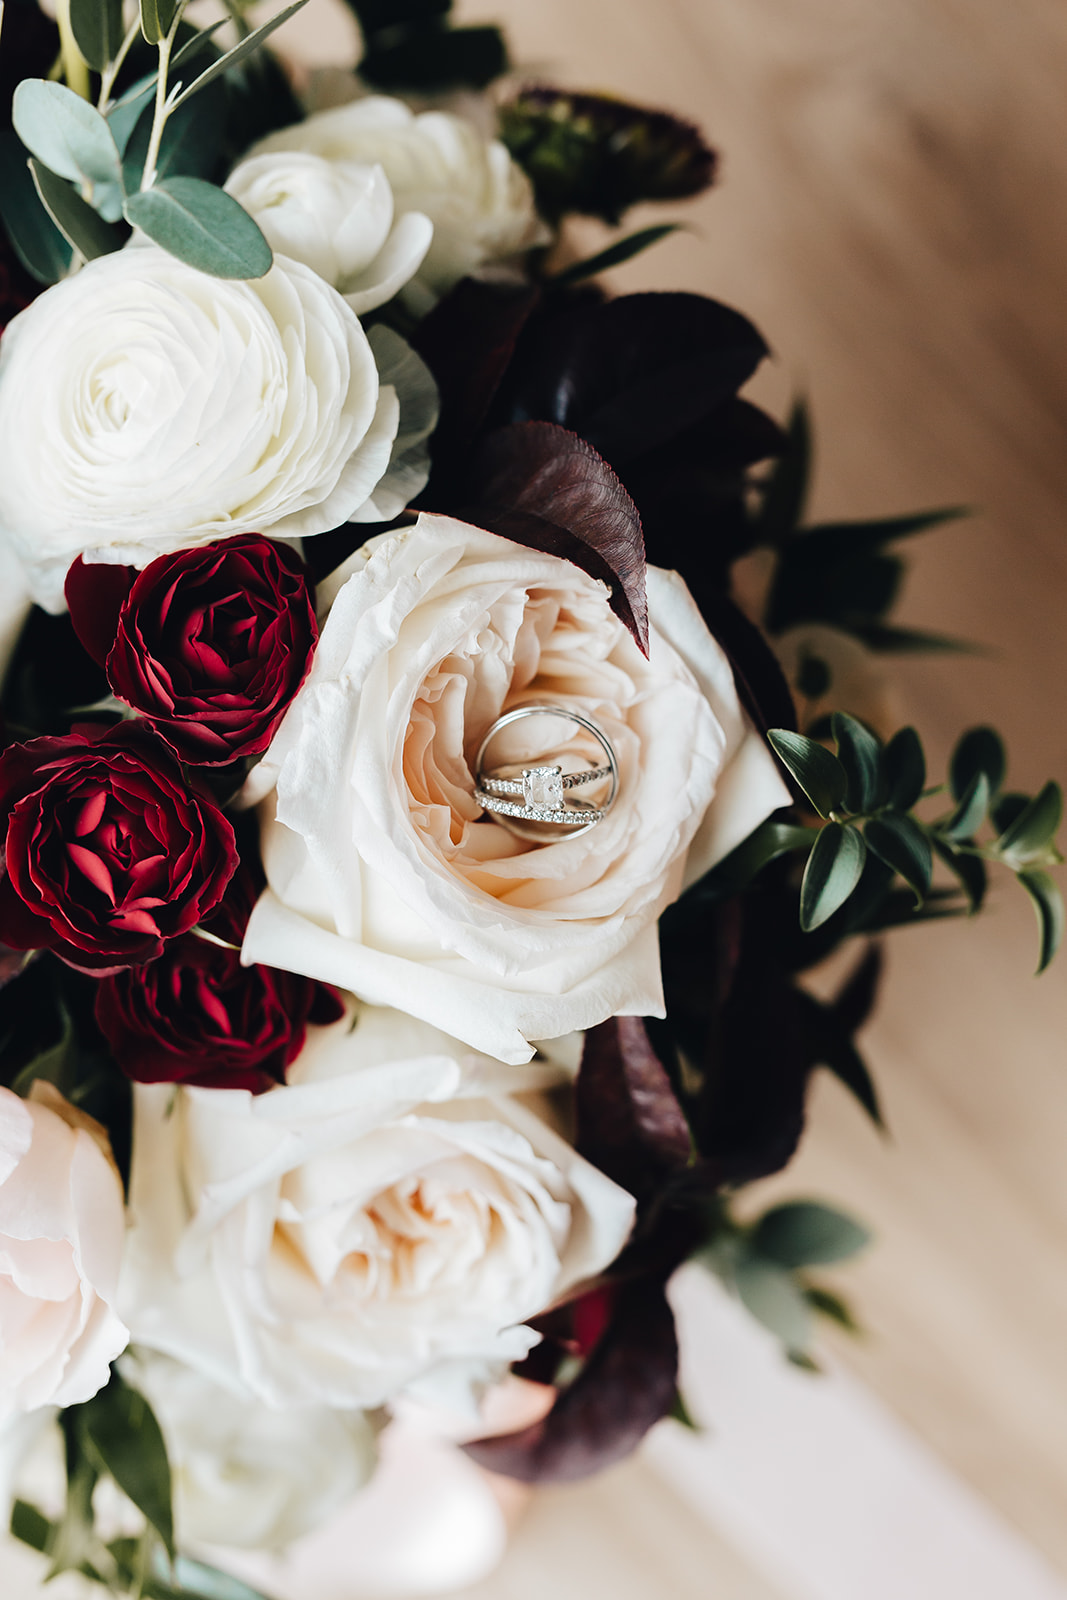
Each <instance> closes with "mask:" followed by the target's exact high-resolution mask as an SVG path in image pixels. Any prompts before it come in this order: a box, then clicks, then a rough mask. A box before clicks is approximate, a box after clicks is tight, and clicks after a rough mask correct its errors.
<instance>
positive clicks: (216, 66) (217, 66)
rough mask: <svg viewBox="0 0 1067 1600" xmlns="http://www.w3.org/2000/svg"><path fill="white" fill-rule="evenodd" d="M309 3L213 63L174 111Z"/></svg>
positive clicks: (302, 1) (289, 9)
mask: <svg viewBox="0 0 1067 1600" xmlns="http://www.w3.org/2000/svg"><path fill="white" fill-rule="evenodd" d="M307 3H308V0H293V4H292V5H290V6H286V8H285V10H284V11H279V12H278V15H277V16H276V17H271V19H270V21H269V22H264V23H263V25H262V27H259V28H256V29H255V30H254V31H253V32H252V33H250V34H249V35H248V37H247V38H245V39H242V40H241V42H240V44H235V45H234V47H233V49H232V50H228V51H227V52H226V54H225V55H224V56H219V58H218V60H217V61H213V62H212V63H211V65H210V66H209V67H206V68H205V69H204V71H203V72H202V73H201V74H200V76H199V77H198V78H194V79H193V81H192V83H191V84H190V85H189V87H188V88H187V89H183V90H182V92H181V94H180V95H178V97H177V99H176V100H175V102H174V110H177V109H178V107H179V106H181V105H184V104H185V102H186V101H187V100H189V99H191V98H192V96H193V95H194V94H198V93H199V92H200V90H201V89H206V88H207V86H208V84H209V83H214V81H215V79H216V78H218V77H221V75H222V74H223V73H224V72H229V71H230V69H231V68H232V67H236V66H237V65H238V63H239V62H241V61H243V60H244V59H245V57H246V56H250V55H251V54H252V52H253V51H254V50H258V49H259V47H260V45H261V44H262V43H263V42H264V40H265V39H267V38H269V37H270V35H271V34H272V33H273V32H274V30H275V28H280V27H281V25H282V23H283V22H288V21H289V18H290V17H295V16H296V13H297V12H298V11H301V10H303V8H304V6H306V5H307ZM249 276H251V277H258V276H259V274H258V273H251V274H249Z"/></svg>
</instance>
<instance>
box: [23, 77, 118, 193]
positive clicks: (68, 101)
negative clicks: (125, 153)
mask: <svg viewBox="0 0 1067 1600" xmlns="http://www.w3.org/2000/svg"><path fill="white" fill-rule="evenodd" d="M11 116H12V121H13V122H14V125H15V132H16V133H17V134H18V136H19V138H20V139H21V140H22V142H23V144H24V145H25V146H26V148H27V149H28V150H30V151H32V152H33V154H34V155H35V156H36V157H37V159H38V160H39V161H41V162H43V164H44V165H45V166H46V167H48V168H49V170H50V171H52V172H55V173H57V174H58V175H59V177H61V178H68V179H69V180H70V182H71V183H78V184H83V183H88V184H97V183H104V184H107V183H120V182H121V181H122V169H121V166H120V163H119V152H118V148H117V146H116V144H115V139H114V136H113V134H112V132H111V129H110V127H109V126H108V123H107V119H106V117H103V116H101V114H100V112H99V111H97V110H96V108H95V106H91V105H90V104H89V102H88V101H87V100H83V99H82V97H81V95H78V94H75V93H74V91H73V89H68V88H67V87H66V85H65V84H62V83H46V82H45V81H44V79H43V78H24V79H23V80H22V82H21V83H20V84H19V86H18V88H17V89H16V90H15V96H14V99H13V100H12V102H11Z"/></svg>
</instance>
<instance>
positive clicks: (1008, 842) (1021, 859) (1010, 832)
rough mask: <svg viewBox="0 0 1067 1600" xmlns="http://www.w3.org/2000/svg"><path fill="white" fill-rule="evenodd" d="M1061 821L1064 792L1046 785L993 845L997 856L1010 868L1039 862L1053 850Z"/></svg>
mask: <svg viewBox="0 0 1067 1600" xmlns="http://www.w3.org/2000/svg"><path fill="white" fill-rule="evenodd" d="M1062 817H1063V791H1062V790H1061V788H1060V786H1059V784H1058V783H1052V782H1049V783H1046V784H1045V786H1044V788H1043V789H1042V790H1041V791H1040V792H1039V793H1038V794H1036V795H1035V796H1034V798H1033V799H1032V800H1031V801H1030V803H1029V804H1028V805H1027V806H1026V808H1025V810H1023V811H1021V812H1020V813H1019V815H1018V816H1017V817H1016V818H1015V819H1014V821H1013V822H1011V823H1009V825H1008V826H1007V827H1006V828H1005V829H1004V831H1003V833H1002V834H1001V835H1000V837H999V839H998V840H997V843H996V849H997V853H998V854H999V855H1000V856H1001V858H1002V859H1003V860H1004V861H1006V862H1008V864H1009V865H1024V866H1025V865H1026V864H1027V863H1029V862H1031V861H1038V860H1041V859H1042V858H1044V857H1045V856H1047V854H1048V853H1049V850H1050V849H1051V848H1052V844H1053V840H1054V839H1055V837H1056V829H1057V828H1058V827H1059V825H1060V822H1061V820H1062Z"/></svg>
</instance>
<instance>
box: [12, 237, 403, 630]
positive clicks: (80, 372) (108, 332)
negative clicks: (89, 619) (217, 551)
mask: <svg viewBox="0 0 1067 1600" xmlns="http://www.w3.org/2000/svg"><path fill="white" fill-rule="evenodd" d="M388 339H389V352H388V354H389V358H390V361H391V362H392V364H393V365H394V366H395V365H396V364H397V362H396V359H395V348H394V347H395V345H397V344H400V343H402V341H399V340H398V339H397V337H396V335H393V334H388ZM412 359H414V358H412ZM405 431H406V430H405V427H404V424H403V422H402V419H401V401H400V399H398V395H397V391H396V389H395V388H394V387H393V385H392V384H383V383H382V382H381V381H380V376H379V367H378V363H377V361H376V359H375V350H374V348H373V346H372V342H371V341H370V340H369V339H368V336H367V335H366V334H365V333H364V332H363V329H362V328H361V326H360V323H359V320H358V318H357V317H356V315H355V314H354V312H353V311H352V310H351V309H350V308H349V307H348V306H347V305H346V304H345V302H344V300H343V299H342V297H341V296H340V295H339V294H338V292H337V291H336V289H334V288H332V287H331V286H330V285H329V284H327V283H326V282H324V280H323V279H322V278H320V277H319V276H318V275H317V274H316V273H314V272H312V271H311V270H310V268H308V267H305V266H303V265H301V264H299V263H297V262H294V261H287V260H285V259H284V258H283V257H280V256H279V257H278V258H277V259H276V260H275V264H274V266H273V268H272V269H271V271H270V272H268V273H267V275H266V276H265V277H263V278H259V279H256V280H255V281H252V282H236V281H233V280H223V279H220V278H212V277H209V276H208V275H207V274H206V273H203V272H198V271H196V270H195V268H193V267H188V266H185V265H184V264H183V263H182V262H180V261H177V260H175V258H174V257H173V256H170V255H168V254H167V253H166V252H165V251H163V250H160V249H157V248H156V247H155V246H154V245H143V246H141V247H139V248H134V249H126V250H121V251H118V252H116V253H114V254H112V255H107V256H101V257H100V258H99V259H98V260H96V261H91V262H89V263H88V265H87V266H85V267H83V268H82V270H81V271H80V272H78V273H77V274H76V275H75V276H74V277H73V278H68V279H65V280H64V281H63V282H62V283H58V284H56V285H55V286H54V287H53V288H51V289H48V290H47V291H46V292H45V293H44V294H42V295H40V296H39V298H38V299H37V300H35V301H34V302H33V304H32V305H31V306H30V307H29V308H28V309H27V310H26V311H24V312H22V313H21V314H20V315H19V316H17V317H16V318H15V320H14V321H13V322H12V323H11V324H10V325H9V326H8V328H7V330H6V331H5V333H4V337H3V341H2V343H0V542H3V543H5V544H7V545H8V546H9V547H10V548H11V549H12V550H13V551H14V553H15V555H16V556H17V557H18V558H19V560H20V561H21V563H22V566H23V568H24V570H25V572H26V575H27V577H28V580H29V584H30V587H31V589H32V591H33V597H34V599H36V600H37V601H38V603H39V604H41V605H44V606H46V607H48V608H49V609H51V610H56V611H59V610H62V609H63V581H64V577H65V575H66V572H67V569H68V567H69V566H70V564H71V562H72V561H73V560H74V558H75V557H76V556H78V555H82V556H84V557H85V559H86V560H87V561H110V562H118V563H125V564H129V565H133V566H135V567H144V566H147V565H148V563H149V562H150V561H152V560H154V558H155V557H156V556H159V555H163V554H166V553H168V552H170V551H173V550H179V549H184V548H186V547H187V546H191V545H202V544H207V543H208V542H210V541H211V540H212V539H218V538H223V537H225V536H226V535H228V534H234V533H247V532H252V531H255V532H260V533H270V534H272V535H276V536H285V537H291V536H307V535H310V534H316V533H322V532H324V531H325V530H327V529H329V528H334V527H337V526H338V525H339V524H340V523H342V522H345V521H346V520H355V521H360V520H363V521H377V520H380V519H382V518H388V517H392V516H394V515H395V514H396V513H397V512H398V511H400V510H401V509H402V507H403V506H404V504H406V499H405V495H406V494H407V493H408V491H409V489H410V482H411V475H410V473H407V474H406V475H405V479H404V487H403V490H402V491H401V492H392V491H391V490H390V486H389V473H390V462H391V458H392V456H393V450H394V441H395V440H396V439H397V436H398V432H399V433H404V432H405ZM425 477H426V474H425V472H423V474H422V481H423V482H425Z"/></svg>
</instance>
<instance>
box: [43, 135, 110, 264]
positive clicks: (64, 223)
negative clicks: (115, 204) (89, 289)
mask: <svg viewBox="0 0 1067 1600" xmlns="http://www.w3.org/2000/svg"><path fill="white" fill-rule="evenodd" d="M30 172H31V173H32V174H33V181H34V184H35V186H36V189H37V193H38V194H39V195H40V197H41V203H42V204H43V206H44V207H45V209H46V210H47V212H48V214H49V216H50V217H51V218H52V221H53V222H54V223H55V225H56V227H57V228H58V229H59V231H60V232H61V233H62V235H63V237H64V238H65V239H67V240H69V241H70V243H71V244H72V245H73V247H74V249H75V250H80V251H81V254H82V255H83V256H84V257H85V259H86V261H95V260H96V258H97V256H106V255H110V254H111V253H112V252H113V251H115V250H121V249H122V246H123V244H124V243H125V240H124V239H123V236H122V234H121V233H120V232H119V230H118V229H117V228H116V227H115V225H114V224H113V223H111V222H105V221H104V219H103V217H102V216H100V214H99V213H98V212H96V211H94V210H93V208H92V206H91V205H87V204H86V202H85V201H84V200H83V199H82V197H81V195H80V194H78V192H77V190H75V189H72V188H71V186H70V184H69V183H67V182H66V181H65V179H63V178H59V177H57V176H56V174H55V173H54V172H51V171H50V170H49V169H48V167H45V166H42V165H41V163H40V162H39V161H34V160H31V161H30Z"/></svg>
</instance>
